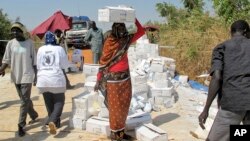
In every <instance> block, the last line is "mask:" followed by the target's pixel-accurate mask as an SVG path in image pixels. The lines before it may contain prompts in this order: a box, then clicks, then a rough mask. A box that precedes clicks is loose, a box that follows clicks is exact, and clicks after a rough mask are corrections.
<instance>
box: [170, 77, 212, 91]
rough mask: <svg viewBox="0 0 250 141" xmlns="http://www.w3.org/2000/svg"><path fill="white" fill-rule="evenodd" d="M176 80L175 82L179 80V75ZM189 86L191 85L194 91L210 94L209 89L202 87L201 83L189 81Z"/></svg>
mask: <svg viewBox="0 0 250 141" xmlns="http://www.w3.org/2000/svg"><path fill="white" fill-rule="evenodd" d="M174 79H175V80H179V76H178V75H177V76H175V77H174ZM188 84H189V85H190V86H191V87H192V88H193V89H196V90H200V91H205V92H208V87H207V86H204V85H202V84H201V83H199V82H197V81H194V80H189V81H188Z"/></svg>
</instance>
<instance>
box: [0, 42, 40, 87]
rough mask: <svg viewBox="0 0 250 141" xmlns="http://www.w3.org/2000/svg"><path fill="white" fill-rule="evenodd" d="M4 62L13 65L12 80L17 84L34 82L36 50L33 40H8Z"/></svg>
mask: <svg viewBox="0 0 250 141" xmlns="http://www.w3.org/2000/svg"><path fill="white" fill-rule="evenodd" d="M2 63H5V64H8V65H9V66H10V67H11V80H12V82H14V83H16V84H22V83H32V82H33V79H34V69H33V66H34V65H36V52H35V48H34V44H33V42H32V40H30V39H27V40H25V41H17V40H16V39H12V40H10V41H9V42H8V44H7V46H6V50H5V53H4V57H3V60H2Z"/></svg>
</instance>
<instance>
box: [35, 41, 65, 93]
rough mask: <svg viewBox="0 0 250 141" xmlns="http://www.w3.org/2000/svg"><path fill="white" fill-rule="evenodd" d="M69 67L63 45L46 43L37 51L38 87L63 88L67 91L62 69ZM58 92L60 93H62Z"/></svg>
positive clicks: (63, 90)
mask: <svg viewBox="0 0 250 141" xmlns="http://www.w3.org/2000/svg"><path fill="white" fill-rule="evenodd" d="M66 68H68V58H67V55H66V53H65V51H64V49H63V48H62V47H61V46H55V45H44V46H42V47H40V48H39V49H38V52H37V71H38V72H37V84H36V86H37V88H48V92H51V91H49V88H52V89H54V88H62V90H61V91H60V92H65V91H66V79H65V76H64V74H63V71H62V69H66ZM60 92H58V93H60Z"/></svg>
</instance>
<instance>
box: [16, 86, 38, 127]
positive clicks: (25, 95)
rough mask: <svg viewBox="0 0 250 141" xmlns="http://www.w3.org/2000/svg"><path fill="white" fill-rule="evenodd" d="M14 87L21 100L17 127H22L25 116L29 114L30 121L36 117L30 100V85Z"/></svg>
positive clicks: (24, 122) (24, 123)
mask: <svg viewBox="0 0 250 141" xmlns="http://www.w3.org/2000/svg"><path fill="white" fill-rule="evenodd" d="M15 86H16V90H17V93H18V95H19V97H20V100H21V106H20V113H19V123H18V125H19V126H20V127H24V126H25V125H26V118H27V114H29V116H30V118H31V119H35V118H37V116H38V114H37V112H36V111H35V110H34V108H33V103H32V101H31V99H30V95H31V87H32V84H31V83H28V84H15Z"/></svg>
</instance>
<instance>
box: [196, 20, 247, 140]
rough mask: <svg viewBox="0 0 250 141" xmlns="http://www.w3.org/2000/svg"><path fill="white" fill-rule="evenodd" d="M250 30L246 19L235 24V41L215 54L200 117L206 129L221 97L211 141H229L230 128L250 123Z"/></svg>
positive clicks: (232, 27)
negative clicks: (210, 110) (206, 124)
mask: <svg viewBox="0 0 250 141" xmlns="http://www.w3.org/2000/svg"><path fill="white" fill-rule="evenodd" d="M249 32H250V29H249V25H248V23H247V22H246V21H244V20H238V21H235V22H234V23H233V24H232V25H231V39H229V40H227V41H225V42H223V43H221V44H219V45H217V46H216V47H215V48H214V50H213V54H212V65H211V72H210V75H211V76H212V80H211V82H210V84H209V91H208V97H207V101H206V105H205V107H204V109H203V111H202V113H201V114H200V116H199V124H200V126H201V127H202V128H205V127H204V125H203V124H205V122H206V119H207V117H208V114H209V108H210V106H211V104H212V102H213V100H214V98H215V97H216V95H217V94H218V97H219V100H218V106H219V111H218V113H217V115H216V117H215V120H214V123H213V125H212V128H211V130H210V132H209V135H208V137H207V141H229V140H230V125H239V124H240V123H243V124H244V125H249V124H250V85H249V82H250V59H249V54H250V40H249V39H247V35H248V34H249Z"/></svg>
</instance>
